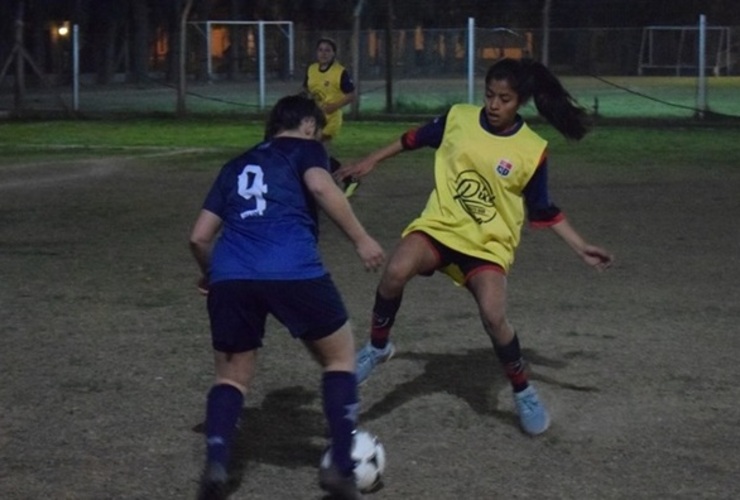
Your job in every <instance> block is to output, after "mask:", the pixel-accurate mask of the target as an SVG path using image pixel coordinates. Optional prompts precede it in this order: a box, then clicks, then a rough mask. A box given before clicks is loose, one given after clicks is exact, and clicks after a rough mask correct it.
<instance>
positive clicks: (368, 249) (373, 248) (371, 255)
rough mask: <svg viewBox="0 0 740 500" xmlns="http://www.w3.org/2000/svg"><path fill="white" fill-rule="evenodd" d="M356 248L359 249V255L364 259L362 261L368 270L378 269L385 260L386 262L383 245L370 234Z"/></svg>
mask: <svg viewBox="0 0 740 500" xmlns="http://www.w3.org/2000/svg"><path fill="white" fill-rule="evenodd" d="M355 250H356V251H357V255H359V256H360V259H362V263H363V264H364V265H365V270H367V271H377V270H378V269H380V267H381V266H382V265H383V262H385V252H384V251H383V247H381V246H380V244H379V243H378V242H377V241H375V240H374V239H373V238H372V237H370V236H368V237H366V238H363V239H362V240H360V241H359V242H358V243H357V246H356V247H355Z"/></svg>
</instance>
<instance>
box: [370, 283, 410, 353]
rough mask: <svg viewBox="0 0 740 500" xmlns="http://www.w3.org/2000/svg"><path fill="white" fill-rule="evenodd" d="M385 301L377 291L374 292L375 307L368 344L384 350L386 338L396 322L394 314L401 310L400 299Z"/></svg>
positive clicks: (386, 342)
mask: <svg viewBox="0 0 740 500" xmlns="http://www.w3.org/2000/svg"><path fill="white" fill-rule="evenodd" d="M402 298H403V296H399V297H396V298H395V299H385V298H383V297H382V296H381V295H380V294H379V293H378V292H377V291H376V292H375V305H374V306H373V318H372V327H371V329H370V343H371V344H372V345H373V347H376V348H378V349H384V348H385V346H386V345H388V337H389V336H390V334H391V327H392V326H393V323H394V322H395V321H396V313H398V310H399V309H400V308H401V299H402Z"/></svg>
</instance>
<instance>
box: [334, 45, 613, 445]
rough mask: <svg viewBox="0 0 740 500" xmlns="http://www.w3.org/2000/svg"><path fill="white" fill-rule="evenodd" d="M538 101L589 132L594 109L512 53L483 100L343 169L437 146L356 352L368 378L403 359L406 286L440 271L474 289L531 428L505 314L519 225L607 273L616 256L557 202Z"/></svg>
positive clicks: (536, 409)
mask: <svg viewBox="0 0 740 500" xmlns="http://www.w3.org/2000/svg"><path fill="white" fill-rule="evenodd" d="M530 98H534V102H535V105H536V107H537V110H538V112H539V113H540V115H542V116H543V117H544V118H545V119H546V120H547V121H548V122H549V123H550V124H552V125H553V126H554V127H555V128H556V129H557V130H558V131H559V132H560V133H561V134H562V135H564V136H565V137H566V138H568V139H573V140H579V139H581V138H582V137H583V136H584V135H585V134H586V132H587V127H586V121H585V120H586V113H585V111H584V110H583V109H582V108H581V107H579V106H578V105H577V104H576V103H575V101H574V100H573V99H572V97H571V96H570V94H569V93H568V92H567V91H566V90H565V89H564V88H563V86H562V85H561V83H560V81H559V80H558V79H557V78H556V77H555V76H554V75H553V74H552V73H551V72H550V71H549V70H548V69H547V68H546V67H545V66H544V65H542V64H540V63H538V62H535V61H532V60H514V59H503V60H501V61H499V62H497V63H495V64H494V65H493V66H492V67H491V68H490V69H489V70H488V73H487V75H486V79H485V99H484V105H483V107H482V108H481V107H480V106H474V105H469V104H457V105H454V106H452V107H451V108H450V109H449V111H448V112H447V113H446V114H445V115H443V116H440V117H438V118H436V119H434V120H433V121H431V122H429V123H427V124H425V125H423V126H421V127H419V128H417V129H412V130H409V131H407V132H406V133H404V134H403V135H402V136H401V137H400V138H399V139H397V140H395V141H393V142H392V143H391V144H389V145H387V146H385V147H383V148H381V149H379V150H377V151H375V152H373V153H371V154H370V155H369V156H367V157H366V158H364V159H363V160H361V161H360V162H359V163H357V164H355V165H348V166H346V167H344V168H342V169H340V171H339V172H337V173H336V174H335V176H336V177H338V178H340V179H341V178H344V176H350V175H352V176H358V177H362V176H364V175H367V174H368V173H370V172H371V171H372V170H373V169H374V168H375V167H376V165H377V164H378V163H379V162H381V161H383V160H385V159H387V158H390V157H392V156H394V155H397V154H399V153H401V152H402V151H408V150H414V149H418V148H421V147H424V146H429V147H432V148H435V149H436V154H435V160H434V176H435V188H434V190H433V191H432V193H431V195H430V196H429V199H428V201H427V205H426V207H425V209H424V211H423V212H422V214H421V215H420V216H419V217H418V218H417V219H416V220H414V221H412V222H411V223H410V224H409V225H408V226H407V227H406V229H405V230H404V231H403V235H402V239H401V241H400V243H399V244H398V246H397V248H396V249H395V250H394V252H393V253H392V255H391V256H390V257H389V259H388V262H387V265H386V267H385V270H384V272H383V274H382V277H381V279H380V283H379V285H378V288H377V291H376V296H375V304H374V307H373V314H372V327H371V332H370V341H369V343H368V344H367V345H365V346H364V347H363V348H362V349H361V350H360V351H359V352H358V355H357V378H358V381H359V382H360V383H362V382H363V381H364V380H365V379H366V378H367V377H368V376H369V375H370V373H371V371H372V370H373V368H375V366H377V365H378V364H379V363H382V362H384V361H387V360H388V359H389V358H390V357H391V356H392V355H393V352H394V346H393V344H392V343H391V342H390V340H389V335H390V332H391V327H392V326H393V323H394V321H395V319H396V314H397V313H398V310H399V308H400V306H401V299H402V297H403V291H404V287H405V286H406V283H408V281H409V280H411V279H412V278H413V277H414V276H417V275H430V274H432V273H434V271H440V272H443V273H446V274H448V275H449V276H450V277H451V278H452V279H453V280H454V281H455V282H456V283H457V284H459V285H463V286H465V287H466V288H467V289H468V290H469V291H470V293H471V294H472V295H473V298H474V299H475V301H476V303H477V305H478V309H479V313H480V317H481V320H482V322H483V327H484V329H485V331H486V333H487V334H488V335H489V336H490V339H491V341H492V344H493V349H494V351H495V354H496V356H497V357H498V359H499V360H500V362H501V364H502V365H503V368H504V370H505V373H506V376H507V377H508V379H509V381H510V382H511V386H512V388H513V395H514V401H515V404H516V408H517V412H518V414H519V420H520V424H521V427H522V429H523V430H524V431H525V432H526V433H528V434H530V435H537V434H541V433H543V432H545V431H546V430H547V428H548V427H549V424H550V417H549V414H548V412H547V410H546V408H545V406H544V405H543V403H542V402H541V401H540V398H539V397H538V394H537V391H536V390H535V388H534V387H533V386H532V385H531V384H530V382H529V381H528V376H527V371H526V369H525V368H526V367H525V360H524V358H523V357H522V350H521V348H520V344H519V338H518V337H517V334H516V332H515V330H514V328H513V327H512V325H511V324H510V323H509V320H508V319H507V316H506V286H507V273H508V272H509V270H510V268H511V266H512V264H513V262H514V253H515V251H516V249H517V246H518V245H519V239H520V232H521V227H522V225H523V224H524V220H525V218H527V219H528V221H529V223H530V225H531V226H533V227H548V228H550V229H551V230H552V231H554V232H555V234H557V235H558V236H559V237H560V238H561V239H562V240H563V241H564V242H565V243H566V244H567V245H568V246H569V247H571V248H572V249H573V251H574V252H575V253H576V255H578V256H579V257H580V258H581V259H582V260H583V261H584V262H585V263H586V264H588V265H589V266H593V267H594V268H595V269H597V270H600V271H601V270H604V269H607V268H608V267H610V265H611V264H612V256H611V255H610V254H609V252H607V251H606V250H605V249H603V248H600V247H597V246H594V245H591V244H589V243H588V242H586V241H585V240H584V239H583V238H582V237H581V236H580V235H579V234H578V232H576V230H575V229H574V228H573V226H571V224H570V223H569V222H568V219H566V217H565V215H564V214H563V212H561V211H560V209H559V208H558V207H557V206H555V205H554V204H553V203H552V201H550V197H549V194H548V185H547V184H548V183H547V176H548V174H547V171H548V154H547V142H546V141H545V140H544V139H542V138H541V137H540V136H539V135H538V134H536V133H535V132H534V131H533V130H531V129H530V128H529V127H528V126H527V124H526V123H525V122H524V120H523V119H522V117H521V116H520V115H519V113H518V110H519V108H520V107H521V106H522V105H524V104H525V103H527V102H528V100H529V99H530Z"/></svg>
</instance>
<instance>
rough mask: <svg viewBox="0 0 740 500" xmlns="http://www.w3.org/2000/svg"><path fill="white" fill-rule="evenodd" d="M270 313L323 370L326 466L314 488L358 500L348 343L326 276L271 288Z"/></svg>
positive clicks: (342, 312)
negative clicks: (327, 444)
mask: <svg viewBox="0 0 740 500" xmlns="http://www.w3.org/2000/svg"><path fill="white" fill-rule="evenodd" d="M274 286H275V292H274V293H272V295H274V296H276V297H277V296H280V298H281V300H280V301H277V300H275V301H273V303H272V305H271V312H272V313H273V314H274V315H275V317H276V318H277V319H278V320H279V321H280V322H281V323H283V324H284V325H285V326H286V327H287V328H288V329H289V330H290V332H291V334H292V335H293V336H294V337H297V338H300V339H301V340H302V341H303V343H304V344H305V345H306V347H307V348H308V350H309V351H310V352H311V354H312V355H313V357H314V359H315V360H316V361H318V363H319V364H320V365H321V367H322V368H323V373H322V377H321V394H322V399H323V407H324V415H325V417H326V422H327V426H328V428H329V438H330V440H331V449H332V455H331V457H332V467H330V468H328V469H320V470H319V485H320V486H321V487H322V488H323V489H325V490H327V491H329V492H330V493H332V494H334V495H335V496H339V497H341V498H348V499H353V498H361V497H360V493H359V491H358V490H357V486H356V484H355V479H354V463H353V461H352V457H351V451H352V439H353V433H354V431H355V426H356V425H357V414H358V411H359V400H358V395H357V378H356V377H355V360H354V351H355V347H354V340H353V337H352V331H351V329H350V326H349V322H348V318H347V310H346V308H345V306H344V303H343V302H342V299H341V296H340V295H339V291H338V289H337V287H336V286H335V284H334V283H333V281H332V280H331V277H330V276H329V275H325V276H323V277H321V278H317V279H310V280H301V281H294V282H291V283H290V284H288V285H285V286H287V287H289V288H285V289H284V290H282V293H280V292H281V290H280V289H279V288H278V287H279V286H280V285H278V284H275V285H274Z"/></svg>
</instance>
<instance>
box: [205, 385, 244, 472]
mask: <svg viewBox="0 0 740 500" xmlns="http://www.w3.org/2000/svg"><path fill="white" fill-rule="evenodd" d="M243 404H244V395H243V394H242V393H241V391H240V390H239V389H237V388H236V387H234V386H233V385H229V384H219V385H214V386H213V387H211V390H210V391H209V392H208V398H207V402H206V458H207V461H208V463H212V462H217V463H219V464H221V465H223V466H224V467H227V465H228V462H229V451H230V448H231V441H232V439H233V437H234V432H235V430H236V424H237V422H238V421H239V414H240V413H241V410H242V405H243Z"/></svg>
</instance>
